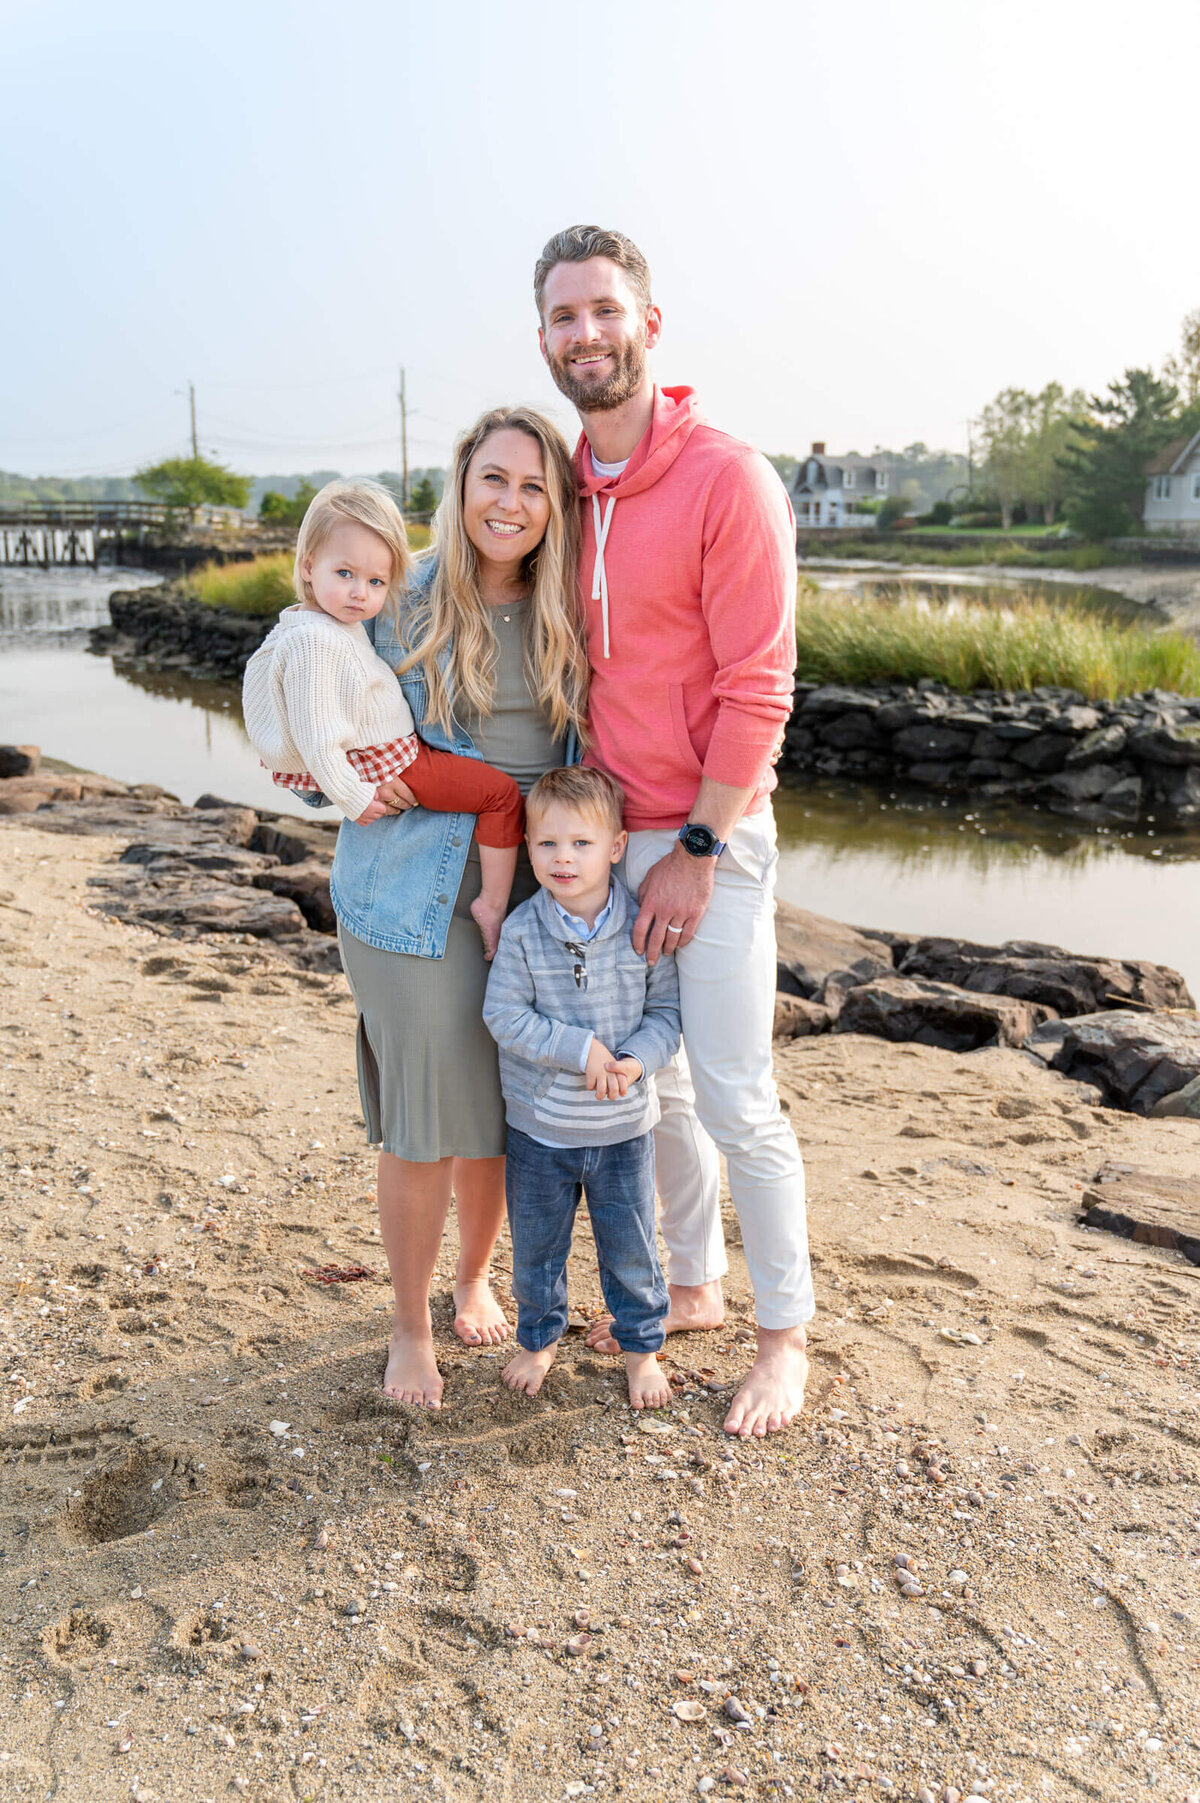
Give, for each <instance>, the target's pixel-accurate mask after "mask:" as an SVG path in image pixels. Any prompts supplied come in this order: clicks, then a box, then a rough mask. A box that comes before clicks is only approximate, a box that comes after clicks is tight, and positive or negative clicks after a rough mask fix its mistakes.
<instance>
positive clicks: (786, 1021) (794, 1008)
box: [773, 995, 832, 1039]
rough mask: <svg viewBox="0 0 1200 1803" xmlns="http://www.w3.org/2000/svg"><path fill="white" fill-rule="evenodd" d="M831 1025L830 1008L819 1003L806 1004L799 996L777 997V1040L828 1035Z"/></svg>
mask: <svg viewBox="0 0 1200 1803" xmlns="http://www.w3.org/2000/svg"><path fill="white" fill-rule="evenodd" d="M831 1025H832V1016H831V1015H830V1012H829V1010H828V1008H822V1007H821V1005H820V1003H819V1002H806V1001H805V1000H804V998H803V996H799V995H776V997H775V1026H774V1029H773V1037H774V1038H775V1039H806V1038H808V1036H809V1035H810V1034H812V1033H827V1032H828V1031H829V1028H830V1026H831Z"/></svg>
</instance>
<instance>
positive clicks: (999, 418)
mask: <svg viewBox="0 0 1200 1803" xmlns="http://www.w3.org/2000/svg"><path fill="white" fill-rule="evenodd" d="M1035 408H1036V402H1035V400H1034V397H1033V396H1032V395H1031V394H1028V393H1027V392H1026V390H1025V389H1024V388H1004V389H1002V390H1001V392H1000V393H999V394H998V395H997V396H996V398H995V400H994V401H989V402H988V405H987V406H986V407H985V408H984V410H983V412H982V413H981V414H980V416H979V432H980V437H981V438H982V440H983V465H984V467H983V477H984V482H985V483H986V485H987V487H988V489H989V490H990V491H991V492H992V493H993V494H994V495H995V497H996V500H997V502H998V504H999V507H1000V524H1001V525H1002V526H1003V528H1004V530H1005V531H1006V532H1007V531H1008V529H1009V527H1010V526H1011V525H1012V516H1013V508H1014V507H1015V506H1016V504H1017V502H1018V501H1021V500H1024V498H1025V494H1026V488H1027V484H1028V481H1029V441H1030V437H1031V435H1032V430H1033V418H1034V412H1035Z"/></svg>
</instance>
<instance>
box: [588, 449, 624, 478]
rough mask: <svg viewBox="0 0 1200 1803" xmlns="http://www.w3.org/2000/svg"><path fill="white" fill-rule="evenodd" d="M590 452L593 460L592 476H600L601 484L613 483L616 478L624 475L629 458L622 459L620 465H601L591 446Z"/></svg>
mask: <svg viewBox="0 0 1200 1803" xmlns="http://www.w3.org/2000/svg"><path fill="white" fill-rule="evenodd" d="M588 450H589V452H590V454H591V459H592V474H593V475H594V476H599V478H600V480H601V482H611V481H613V480H614V478H615V477H617V476H622V475H624V473H625V468H626V465H627V464H628V462H629V459H628V457H622V459H621V461H620V463H601V461H600V459H599V458H598V457H597V455H596V453H595V451H593V450H592V448H591V446H590V445H589V446H588Z"/></svg>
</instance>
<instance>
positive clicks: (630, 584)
mask: <svg viewBox="0 0 1200 1803" xmlns="http://www.w3.org/2000/svg"><path fill="white" fill-rule="evenodd" d="M575 470H576V474H577V475H578V477H579V488H580V494H581V497H582V524H583V551H582V558H581V563H580V577H581V582H582V587H583V596H584V602H585V607H586V613H587V640H588V657H589V660H590V662H591V666H592V683H591V698H590V703H589V711H590V715H591V724H592V745H591V750H590V751H589V753H588V756H587V759H586V760H585V761H587V762H589V763H594V764H598V765H599V766H600V767H601V769H603V770H607V771H608V772H609V774H610V775H612V776H614V777H615V778H616V779H617V781H618V782H619V783H620V784H621V785H622V787H623V788H624V790H625V795H626V811H625V824H626V826H627V827H628V828H629V829H630V830H631V831H634V832H636V831H638V830H640V829H642V828H646V827H675V826H682V824H683V822H684V821H685V820H686V819H687V818H688V815H689V812H690V810H691V808H692V804H693V803H694V801H695V799H696V791H697V789H698V788H699V785H700V778H701V776H708V777H711V778H712V779H713V780H714V781H716V782H719V783H728V784H730V785H731V786H733V787H735V788H743V789H753V791H754V794H753V797H752V799H751V801H750V803H749V805H748V807H747V812H748V813H756V812H757V811H758V810H759V809H760V808H761V807H762V806H763V804H764V803H765V801H766V798H767V796H768V794H769V793H770V791H771V790H772V789H773V788H774V787H775V775H774V771H773V769H772V767H771V764H772V758H773V757H774V754H775V752H776V750H777V748H778V745H779V742H780V736H781V734H782V731H783V726H784V723H785V721H786V720H787V717H788V714H789V713H790V711H791V706H792V687H793V681H792V679H793V672H794V669H795V663H796V627H795V606H796V536H795V526H794V523H793V520H792V511H791V507H790V506H789V504H788V498H787V495H786V493H785V492H784V488H783V484H782V483H781V482H780V480H779V478H778V476H777V475H776V474H775V471H774V470H773V469H772V468H771V466H770V464H769V463H768V462H767V460H766V458H765V457H762V456H761V455H760V454H759V453H758V452H757V451H755V450H753V449H752V448H751V447H750V446H749V445H746V444H742V443H740V442H739V440H738V439H736V438H730V437H729V436H728V435H727V434H726V433H724V432H718V431H716V430H714V428H713V427H712V426H710V425H709V424H708V422H707V421H706V420H705V419H704V417H703V415H702V414H701V412H700V410H699V408H698V407H697V406H696V404H695V401H694V399H693V394H692V390H691V389H690V388H656V389H655V391H654V416H653V419H652V421H651V424H650V428H649V430H648V431H647V433H646V434H645V436H644V437H643V438H642V440H641V442H640V443H639V444H638V446H637V449H636V450H635V451H634V453H633V455H632V456H631V458H630V459H629V463H628V464H627V466H626V468H625V469H624V470H623V471H622V473H621V474H620V475H619V476H618V477H617V478H616V479H615V480H613V481H606V480H604V479H603V478H601V477H598V476H596V475H595V473H594V471H593V469H592V461H591V455H590V452H589V449H588V441H587V438H586V437H581V438H580V441H579V444H578V446H577V447H576V451H575Z"/></svg>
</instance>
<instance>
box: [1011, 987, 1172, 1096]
mask: <svg viewBox="0 0 1200 1803" xmlns="http://www.w3.org/2000/svg"><path fill="white" fill-rule="evenodd" d="M1060 1028H1061V1029H1062V1030H1061V1034H1060V1032H1059V1029H1060ZM1046 1035H1047V1029H1046V1028H1045V1027H1037V1028H1035V1029H1034V1031H1033V1032H1032V1033H1031V1034H1030V1036H1029V1039H1028V1041H1027V1044H1028V1047H1029V1050H1030V1051H1034V1052H1038V1054H1039V1056H1044V1053H1043V1052H1042V1050H1041V1042H1042V1040H1043V1038H1044V1036H1046ZM1046 1049H1047V1050H1049V1052H1050V1056H1049V1057H1048V1058H1047V1059H1046V1062H1047V1063H1048V1064H1049V1065H1050V1067H1051V1069H1053V1070H1057V1071H1062V1072H1063V1073H1064V1075H1066V1076H1068V1077H1073V1078H1075V1079H1076V1080H1077V1081H1079V1082H1083V1083H1093V1084H1095V1085H1096V1086H1097V1087H1098V1088H1099V1089H1100V1091H1101V1092H1102V1094H1103V1095H1104V1097H1105V1099H1106V1100H1107V1101H1109V1102H1111V1103H1112V1104H1113V1105H1114V1106H1115V1107H1118V1108H1127V1109H1129V1110H1131V1111H1132V1112H1133V1113H1134V1114H1149V1113H1150V1111H1151V1110H1152V1109H1153V1107H1154V1105H1155V1103H1156V1102H1159V1101H1161V1100H1162V1098H1163V1097H1164V1096H1169V1095H1175V1094H1177V1093H1178V1091H1179V1090H1181V1089H1183V1088H1184V1087H1185V1086H1186V1085H1187V1084H1189V1083H1191V1082H1192V1080H1193V1079H1194V1078H1196V1077H1200V1020H1198V1019H1197V1018H1196V1017H1195V1016H1194V1015H1168V1014H1141V1013H1134V1012H1132V1011H1129V1012H1113V1013H1108V1014H1089V1015H1084V1016H1083V1017H1082V1018H1081V1019H1078V1020H1069V1021H1063V1022H1057V1023H1055V1024H1054V1032H1053V1034H1051V1035H1049V1036H1048V1037H1047V1038H1046Z"/></svg>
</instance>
